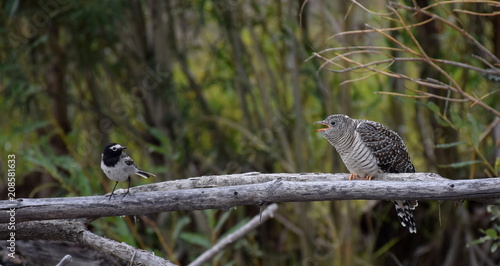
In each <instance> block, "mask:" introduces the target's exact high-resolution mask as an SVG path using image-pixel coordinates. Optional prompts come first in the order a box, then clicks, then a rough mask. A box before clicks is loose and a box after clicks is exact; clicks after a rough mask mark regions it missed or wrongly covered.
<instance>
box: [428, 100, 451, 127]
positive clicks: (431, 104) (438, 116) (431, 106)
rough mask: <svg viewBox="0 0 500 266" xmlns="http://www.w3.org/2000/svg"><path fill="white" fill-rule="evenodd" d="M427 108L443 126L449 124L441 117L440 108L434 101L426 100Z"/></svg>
mask: <svg viewBox="0 0 500 266" xmlns="http://www.w3.org/2000/svg"><path fill="white" fill-rule="evenodd" d="M427 108H429V109H430V110H431V111H432V112H433V113H434V117H435V118H436V121H437V122H438V123H439V124H440V125H441V126H443V127H448V126H450V124H449V123H448V122H446V121H445V120H443V118H441V110H440V108H439V106H438V105H437V104H435V103H434V102H428V103H427Z"/></svg>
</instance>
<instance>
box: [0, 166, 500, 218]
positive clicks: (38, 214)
mask: <svg viewBox="0 0 500 266" xmlns="http://www.w3.org/2000/svg"><path fill="white" fill-rule="evenodd" d="M270 175H272V176H277V174H270ZM270 175H269V174H258V173H254V174H251V175H248V174H247V175H243V176H242V178H240V179H249V180H255V178H257V179H259V178H262V177H263V176H264V177H265V178H269V176H270ZM279 176H280V177H281V178H278V179H275V180H274V181H269V182H264V183H257V184H248V185H238V186H223V187H211V188H206V187H202V188H193V189H178V187H176V189H177V190H164V191H153V192H137V191H135V192H134V190H132V189H131V194H130V195H127V196H125V197H124V198H122V196H121V195H118V196H115V197H114V198H112V199H111V201H108V198H107V197H105V196H90V197H72V198H40V199H22V200H21V199H20V200H18V201H17V202H15V203H12V202H10V201H0V223H9V220H10V219H11V216H10V214H9V211H12V210H15V221H16V222H21V221H32V220H51V219H73V218H96V217H103V216H119V215H142V214H148V213H156V212H165V211H179V210H201V209H229V208H231V207H233V206H242V205H259V204H262V203H268V202H304V201H328V200H357V199H368V200H396V199H419V200H463V199H475V200H479V201H481V200H488V199H484V198H498V197H500V178H490V179H474V180H447V179H443V178H440V177H438V176H436V175H433V174H426V173H414V174H400V175H395V174H391V175H384V176H381V177H378V178H377V179H375V180H371V181H365V180H353V181H348V180H341V181H316V180H318V179H321V178H327V177H328V178H331V177H332V175H328V174H280V175H279ZM287 176H288V177H293V180H297V179H298V180H300V181H286V180H284V179H287V178H286V177H287ZM333 176H335V178H337V177H338V176H337V175H333ZM224 177H228V176H224ZM392 177H398V178H401V177H404V178H406V179H407V180H408V179H410V180H421V181H424V180H426V179H427V180H429V179H431V180H442V181H425V182H401V181H382V180H388V179H390V178H392ZM410 177H411V178H410ZM299 178H300V179H299ZM341 178H342V179H346V178H347V175H342V176H341ZM199 179H200V180H201V179H210V180H212V183H207V184H204V185H206V186H208V185H209V184H217V177H200V178H199ZM226 179H228V178H226ZM236 179H238V178H236ZM200 180H193V179H191V181H190V182H191V183H192V182H199V181H200ZM249 180H246V181H249ZM259 180H260V179H259ZM305 181H307V182H305ZM171 182H176V181H171ZM163 183H165V184H168V183H169V182H163ZM499 203H500V202H499V201H498V200H491V201H490V202H489V204H499Z"/></svg>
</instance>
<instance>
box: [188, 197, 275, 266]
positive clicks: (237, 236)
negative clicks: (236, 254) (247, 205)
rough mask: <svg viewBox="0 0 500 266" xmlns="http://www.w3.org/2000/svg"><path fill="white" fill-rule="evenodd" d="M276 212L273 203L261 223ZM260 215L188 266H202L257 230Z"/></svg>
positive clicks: (266, 210)
mask: <svg viewBox="0 0 500 266" xmlns="http://www.w3.org/2000/svg"><path fill="white" fill-rule="evenodd" d="M276 210H278V204H276V203H273V204H271V205H269V207H267V208H266V209H265V210H264V211H263V212H262V222H265V221H267V220H268V219H269V218H272V217H273V216H274V213H275V212H276ZM259 216H260V215H256V216H254V217H253V218H252V220H250V221H248V223H246V224H245V225H243V226H242V227H240V228H239V229H238V230H236V231H235V232H233V233H231V234H229V235H227V236H226V237H224V238H223V239H221V240H219V242H217V243H216V244H215V245H214V246H213V247H211V248H210V249H208V250H207V251H205V252H203V254H201V255H200V256H199V257H198V258H196V259H195V260H194V261H193V262H191V263H190V264H189V265H190V266H198V265H202V264H203V263H206V262H208V261H209V260H211V259H212V258H213V257H215V255H217V254H218V253H219V252H222V251H223V250H224V249H225V248H226V247H227V246H228V245H230V244H231V243H234V242H235V241H237V240H239V239H240V238H242V237H244V236H245V235H247V234H248V233H249V232H250V231H252V230H253V229H255V228H257V227H258V226H259V225H260V224H261V221H260V217H259Z"/></svg>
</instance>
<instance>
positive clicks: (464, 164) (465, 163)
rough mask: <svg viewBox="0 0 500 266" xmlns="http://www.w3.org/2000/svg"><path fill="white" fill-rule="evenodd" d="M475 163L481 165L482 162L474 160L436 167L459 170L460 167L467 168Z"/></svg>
mask: <svg viewBox="0 0 500 266" xmlns="http://www.w3.org/2000/svg"><path fill="white" fill-rule="evenodd" d="M476 163H482V161H479V160H475V161H466V162H459V163H451V164H440V165H438V167H441V168H446V167H451V168H460V167H465V166H469V165H471V164H476Z"/></svg>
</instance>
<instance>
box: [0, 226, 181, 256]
mask: <svg viewBox="0 0 500 266" xmlns="http://www.w3.org/2000/svg"><path fill="white" fill-rule="evenodd" d="M87 222H88V221H86V220H84V219H78V220H52V221H28V222H19V223H16V230H15V234H16V235H15V238H16V240H20V239H23V240H39V239H40V240H59V241H70V242H75V243H79V244H82V245H84V246H87V247H91V248H94V249H95V250H97V251H100V252H103V253H105V254H109V255H112V256H114V257H116V258H119V259H121V260H123V261H125V262H134V263H135V264H137V265H175V264H173V263H171V262H169V261H167V260H165V259H163V258H160V257H158V256H156V255H155V254H154V253H152V252H147V251H144V250H141V249H138V248H135V247H132V246H130V245H128V244H126V243H119V242H117V241H114V240H110V239H107V238H104V237H101V236H98V235H96V234H94V233H92V232H90V231H89V230H87V228H86V227H87V225H86V224H87ZM6 229H7V227H6V224H0V239H8V238H6V237H8V231H6ZM134 263H130V264H131V265H132V264H134Z"/></svg>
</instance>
